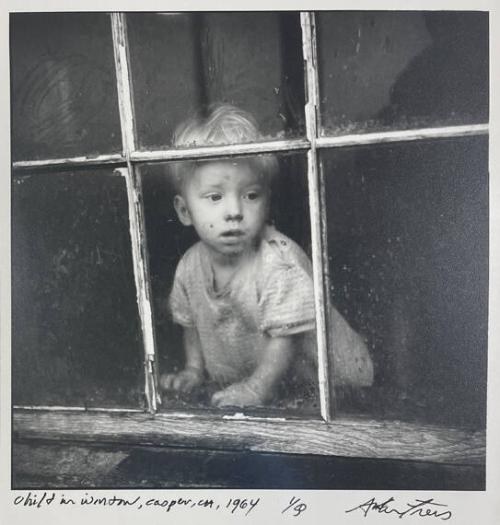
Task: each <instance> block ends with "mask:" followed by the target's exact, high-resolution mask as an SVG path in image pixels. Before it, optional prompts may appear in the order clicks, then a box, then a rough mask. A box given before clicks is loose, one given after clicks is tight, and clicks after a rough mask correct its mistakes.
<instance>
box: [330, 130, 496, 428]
mask: <svg viewBox="0 0 500 525" xmlns="http://www.w3.org/2000/svg"><path fill="white" fill-rule="evenodd" d="M321 159H322V163H323V170H324V172H325V184H326V186H325V189H326V201H327V221H328V241H329V246H330V249H329V254H328V255H329V268H330V278H331V298H332V301H333V303H334V304H335V305H336V306H337V307H338V308H339V309H340V311H341V312H342V313H344V315H345V316H346V318H347V319H348V320H349V321H350V322H351V323H352V324H353V325H354V326H355V327H356V329H357V330H358V331H359V332H360V333H362V334H363V335H364V336H365V337H366V338H367V339H368V341H369V342H370V348H371V354H372V356H373V359H374V361H375V368H376V372H377V374H376V382H375V385H374V386H373V387H372V388H371V389H370V391H369V392H368V391H367V392H363V391H359V392H345V391H340V392H338V396H337V400H338V407H339V412H340V414H344V415H345V414H352V413H356V412H362V413H363V412H364V413H366V414H369V415H370V416H372V417H375V416H376V417H377V418H389V419H394V418H396V419H400V420H406V421H417V422H421V423H439V424H444V425H451V426H465V427H475V428H482V427H483V426H484V424H485V406H486V391H485V385H486V358H487V317H488V316H487V302H488V142H487V138H485V137H473V138H457V139H453V140H448V139H444V140H436V141H429V142H427V141H426V142H423V141H419V142H414V143H407V144H405V143H402V144H392V145H389V144H387V145H377V146H369V147H359V148H358V147H353V148H345V149H342V150H340V149H337V150H330V151H324V152H322V154H321ZM394 195H396V196H397V198H393V197H392V196H394ZM388 202H391V205H390V206H388V205H387V203H388Z"/></svg>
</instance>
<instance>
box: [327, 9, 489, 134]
mask: <svg viewBox="0 0 500 525" xmlns="http://www.w3.org/2000/svg"><path fill="white" fill-rule="evenodd" d="M317 24H318V55H319V79H320V100H321V116H322V133H323V134H324V135H338V134H346V133H352V132H367V131H373V130H383V129H389V128H394V127H397V128H415V127H428V126H436V125H445V124H471V123H482V122H487V121H488V15H487V13H479V12H477V13H472V12H468V13H460V12H406V13H402V12H355V13H354V12H324V13H319V14H318V15H317Z"/></svg>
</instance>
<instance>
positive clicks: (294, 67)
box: [127, 13, 304, 150]
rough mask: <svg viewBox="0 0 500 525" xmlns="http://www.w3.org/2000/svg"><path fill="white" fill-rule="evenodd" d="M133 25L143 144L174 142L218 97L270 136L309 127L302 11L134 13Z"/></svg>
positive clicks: (131, 33)
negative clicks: (249, 116)
mask: <svg viewBox="0 0 500 525" xmlns="http://www.w3.org/2000/svg"><path fill="white" fill-rule="evenodd" d="M127 28H128V36H129V42H130V58H131V76H132V82H133V85H134V106H135V118H136V127H137V135H138V144H139V149H141V150H148V149H149V150H150V149H160V148H164V147H168V146H171V139H172V136H173V132H174V130H175V128H176V126H177V125H178V124H179V123H181V122H182V121H183V120H185V118H186V116H187V115H189V114H190V113H193V112H196V111H202V110H203V109H204V108H206V106H207V105H209V104H212V103H218V102H222V103H229V104H234V105H237V106H238V107H241V108H242V109H245V110H246V111H249V112H250V113H252V114H253V115H254V116H255V118H256V120H257V122H258V123H259V125H260V128H261V131H262V133H263V134H264V135H265V136H266V137H268V138H269V139H276V138H278V139H279V138H285V137H286V138H290V137H297V136H300V135H302V134H303V133H304V116H303V114H304V90H303V80H302V79H303V71H302V69H303V65H302V58H301V34H300V23H299V14H298V13H194V14H188V13H178V14H172V13H146V14H135V13H134V14H133V15H132V14H129V15H127ZM250 50H251V51H250ZM172 71H175V74H174V75H172Z"/></svg>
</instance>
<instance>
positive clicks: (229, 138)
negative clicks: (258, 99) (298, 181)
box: [170, 104, 278, 190]
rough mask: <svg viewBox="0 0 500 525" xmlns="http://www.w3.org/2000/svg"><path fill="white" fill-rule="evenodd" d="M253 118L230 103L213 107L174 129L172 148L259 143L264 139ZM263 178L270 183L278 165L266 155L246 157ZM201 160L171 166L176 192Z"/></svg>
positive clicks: (272, 157)
mask: <svg viewBox="0 0 500 525" xmlns="http://www.w3.org/2000/svg"><path fill="white" fill-rule="evenodd" d="M263 138H264V137H263V135H262V134H261V133H260V131H259V128H258V125H257V122H256V121H255V119H254V117H253V116H252V115H251V114H250V113H248V112H247V111H244V110H243V109H240V108H237V107H236V106H232V105H230V104H213V105H211V106H210V107H209V110H208V114H207V115H206V116H202V115H200V114H197V115H194V116H192V117H190V118H188V119H187V120H186V121H184V122H182V123H181V124H180V125H179V126H177V128H176V130H175V132H174V137H173V145H174V147H176V148H186V147H193V146H216V145H217V146H220V145H229V144H238V143H240V144H241V143H248V142H258V141H259V140H263ZM245 159H246V160H247V161H248V162H249V164H251V165H252V167H253V169H255V170H256V171H257V172H259V174H260V175H261V176H262V177H265V178H266V179H268V180H269V181H270V179H271V178H272V177H273V176H274V174H275V173H276V172H277V171H278V162H277V159H276V157H275V156H274V155H272V154H269V153H266V154H263V155H254V156H251V157H245ZM214 160H219V159H214ZM206 162H210V161H209V160H203V161H179V162H175V163H172V165H171V170H170V171H171V174H172V179H173V183H174V185H175V187H176V189H179V190H180V189H182V187H183V184H184V183H185V181H186V179H187V178H188V177H189V175H190V174H191V173H193V171H194V170H195V169H196V166H198V165H200V164H201V163H206Z"/></svg>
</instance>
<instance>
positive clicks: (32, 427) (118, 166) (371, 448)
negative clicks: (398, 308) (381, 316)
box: [12, 11, 489, 465]
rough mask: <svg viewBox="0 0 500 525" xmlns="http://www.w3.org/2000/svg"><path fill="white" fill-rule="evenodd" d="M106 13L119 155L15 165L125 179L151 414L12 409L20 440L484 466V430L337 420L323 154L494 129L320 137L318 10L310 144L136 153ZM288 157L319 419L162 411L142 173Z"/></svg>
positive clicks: (122, 45) (311, 26) (123, 73)
mask: <svg viewBox="0 0 500 525" xmlns="http://www.w3.org/2000/svg"><path fill="white" fill-rule="evenodd" d="M108 16H109V17H110V23H111V36H112V39H113V49H114V58H115V72H116V81H117V94H118V104H119V115H120V128H121V133H122V148H123V149H122V154H121V155H120V154H110V155H98V156H94V157H71V158H57V159H44V160H36V161H29V160H26V161H17V162H13V164H12V166H13V171H14V172H15V173H22V172H23V171H25V170H30V171H33V170H40V169H49V170H51V169H58V168H61V167H64V168H71V167H81V166H83V167H89V166H104V165H112V166H115V173H116V174H117V175H119V176H122V177H124V178H125V181H126V187H127V197H128V210H129V227H130V237H131V246H132V257H133V268H134V280H135V286H136V293H137V305H138V310H139V317H140V322H141V330H142V336H143V348H144V367H145V386H144V389H145V398H146V401H147V412H144V411H143V410H141V409H139V408H138V409H120V408H117V409H105V408H94V409H88V408H83V407H58V406H31V407H27V406H13V431H14V435H19V436H22V437H23V438H30V437H32V438H43V439H57V440H60V439H64V440H68V439H81V440H83V441H89V440H92V441H95V440H99V439H101V440H105V441H111V442H123V441H125V442H132V443H135V444H155V445H164V446H178V445H182V446H187V445H188V444H189V445H190V446H200V447H202V448H205V447H206V448H216V449H217V448H224V449H235V448H236V449H241V450H255V451H264V452H287V453H299V454H308V453H314V454H326V455H340V456H347V457H348V456H355V457H366V458H384V459H405V460H421V461H433V462H438V463H439V462H443V463H460V464H471V465H478V464H481V465H483V464H484V463H485V442H486V436H485V434H486V433H485V431H468V430H461V429H454V428H450V427H436V426H432V425H424V424H416V423H403V422H401V421H385V420H381V421H376V420H367V419H362V418H359V419H350V418H345V417H342V418H335V417H334V416H335V413H334V412H335V398H334V385H333V383H332V378H331V374H329V373H328V370H329V367H330V364H329V363H328V352H327V347H328V345H329V341H328V339H329V337H330V335H329V334H330V330H328V325H327V320H328V318H329V316H328V309H329V308H330V305H329V301H328V299H327V297H328V290H329V288H330V282H329V271H328V247H327V223H326V211H325V210H326V196H325V183H324V173H323V170H322V169H321V161H320V159H319V151H322V150H325V149H333V148H342V147H348V146H359V145H368V144H381V143H387V142H411V141H419V140H426V139H441V138H450V137H464V136H477V135H487V134H488V130H489V126H488V124H487V123H485V124H471V125H459V126H443V127H432V128H419V129H410V130H397V129H396V130H391V131H384V132H367V133H362V134H360V133H356V134H347V135H341V136H322V135H321V133H320V129H319V122H320V119H319V116H320V113H319V112H320V108H319V80H318V62H317V43H316V25H315V12H313V11H302V12H300V21H301V31H302V55H303V60H304V75H305V86H306V90H305V91H306V100H305V107H304V114H305V120H306V134H305V137H303V138H294V139H288V140H287V139H280V140H270V141H263V142H256V143H252V144H234V145H228V146H210V147H199V148H183V149H173V148H168V147H167V148H165V149H161V150H148V151H144V150H139V148H138V147H137V144H138V140H137V130H136V125H135V113H134V101H133V96H132V93H133V84H132V78H131V74H130V57H129V48H128V37H127V19H126V18H127V14H126V13H118V12H114V13H109V14H108ZM292 151H297V152H304V153H306V155H307V177H308V193H309V210H310V221H311V243H312V262H313V281H314V294H315V309H316V322H317V330H316V334H317V347H318V380H319V390H320V413H321V419H297V418H294V417H290V418H288V417H286V418H283V417H278V418H275V417H256V416H250V415H242V414H239V413H235V414H232V415H231V414H226V415H222V416H221V415H220V413H214V412H213V411H209V410H207V412H206V413H204V414H198V413H196V414H195V413H194V412H173V411H168V412H166V411H165V412H161V413H160V412H158V407H159V404H160V403H161V398H160V396H159V392H158V387H157V384H158V383H157V375H158V371H157V369H156V366H157V359H156V343H155V330H154V326H155V325H154V312H153V310H152V306H151V303H152V300H151V297H152V295H151V288H150V286H151V285H150V283H151V281H150V278H149V261H148V253H147V249H145V247H146V246H147V238H146V228H145V219H144V205H143V199H142V180H141V174H140V170H139V168H140V166H141V165H143V164H145V163H150V162H162V161H167V160H191V159H209V158H214V157H221V156H224V157H231V156H236V155H252V154H258V153H279V152H292ZM297 435H300V436H301V439H297Z"/></svg>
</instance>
